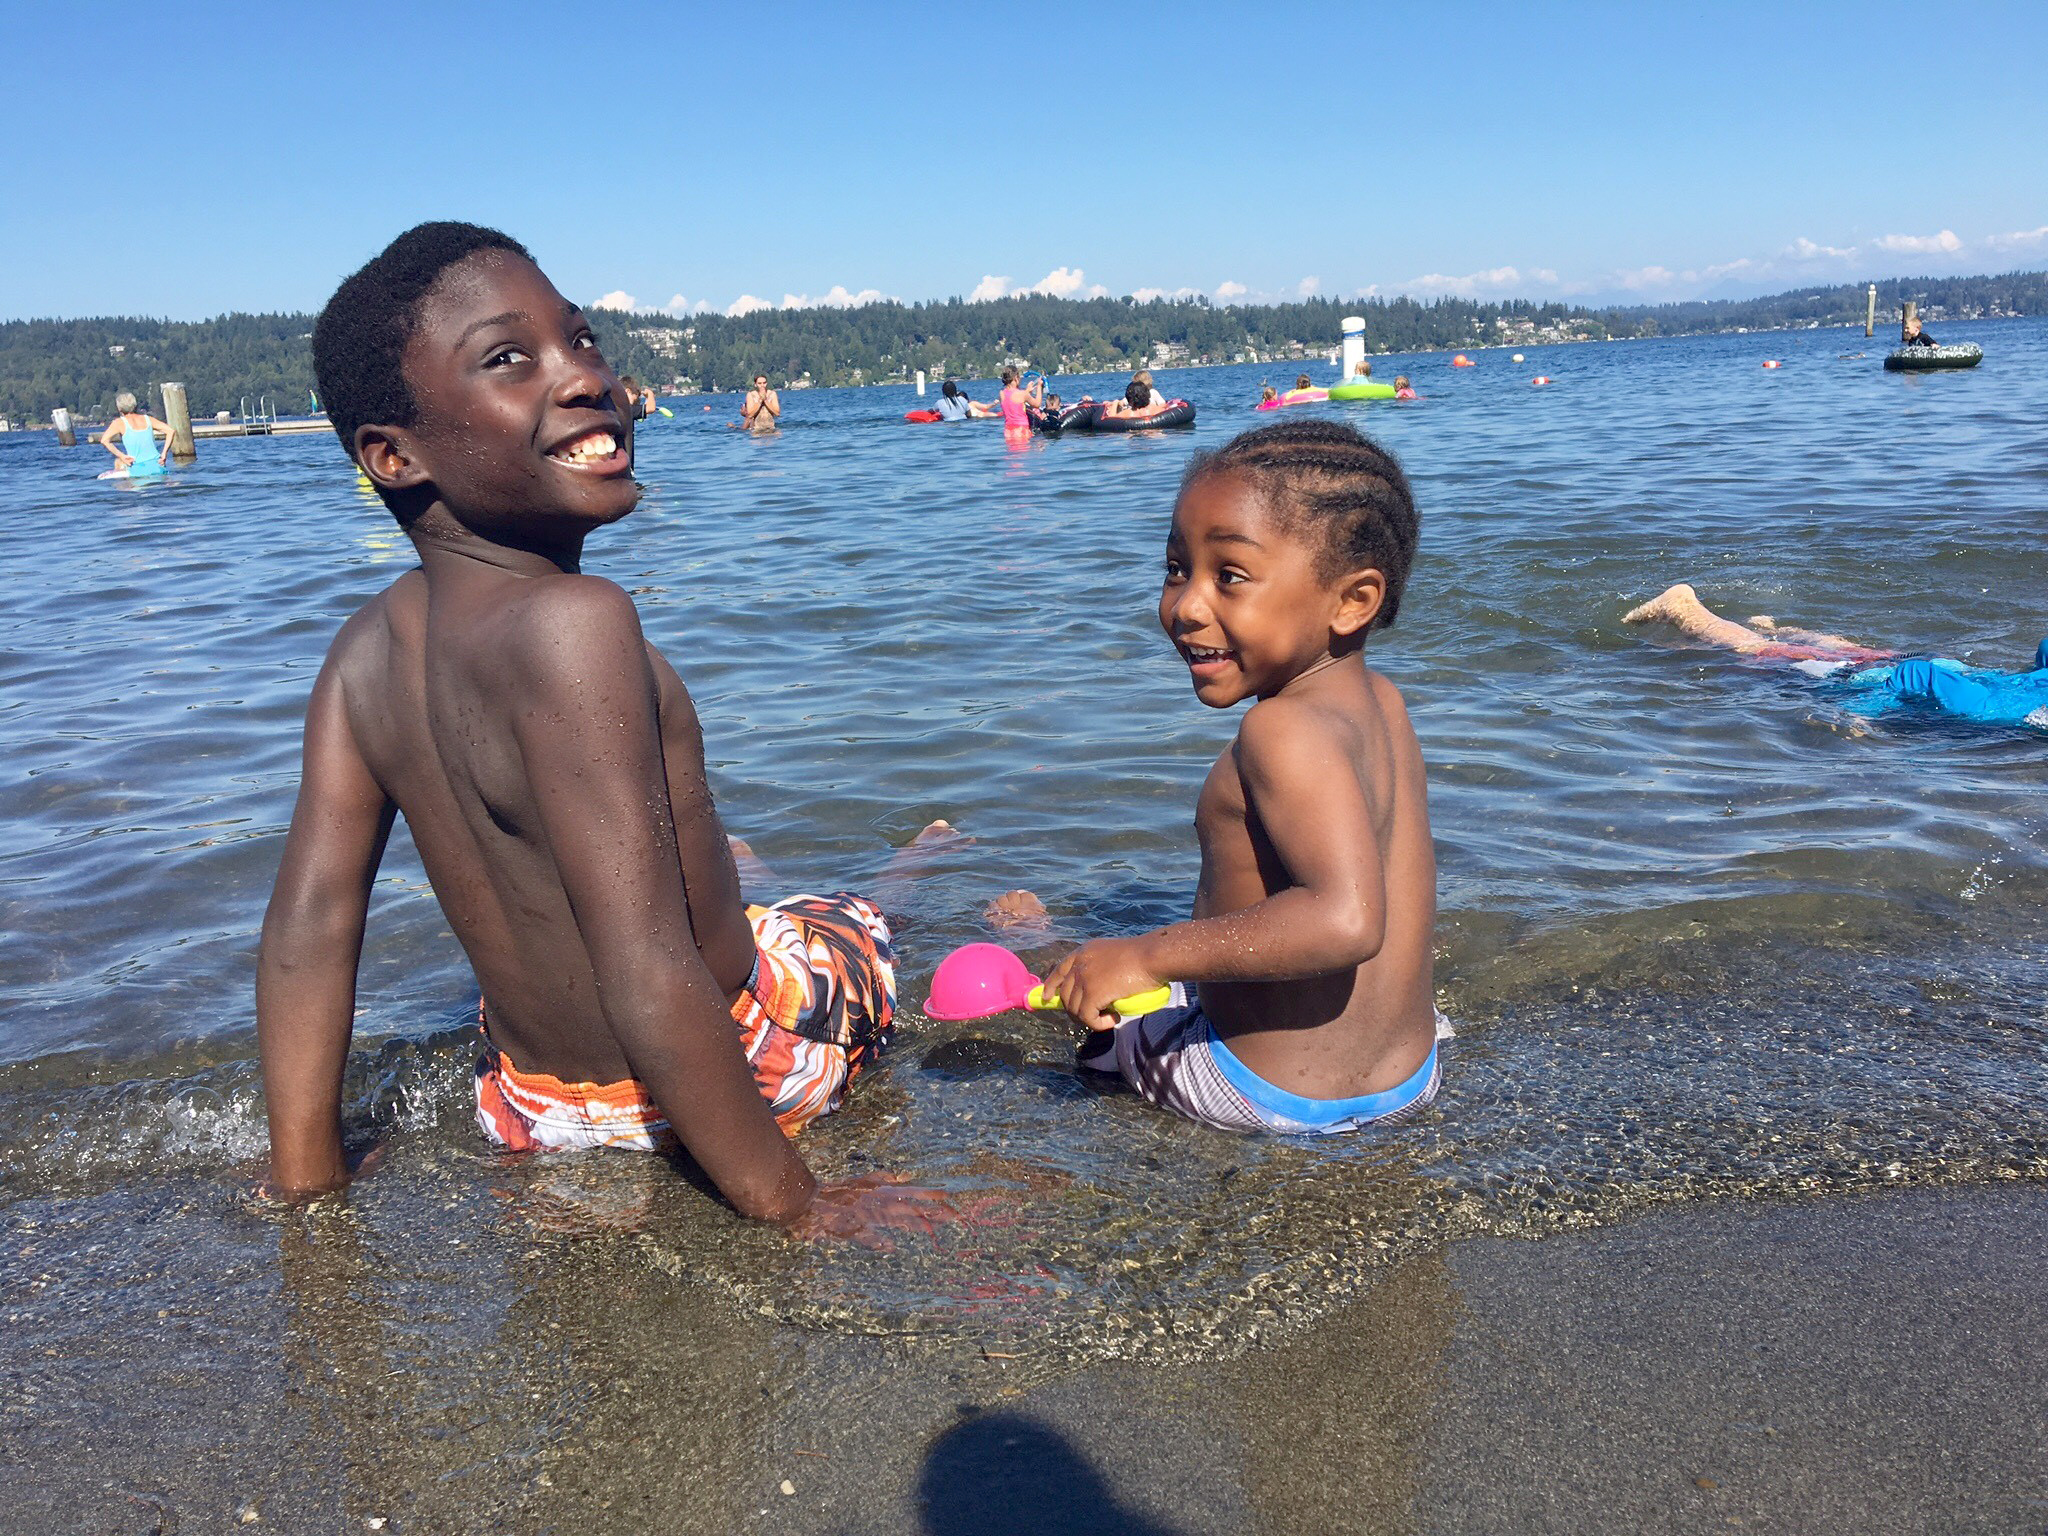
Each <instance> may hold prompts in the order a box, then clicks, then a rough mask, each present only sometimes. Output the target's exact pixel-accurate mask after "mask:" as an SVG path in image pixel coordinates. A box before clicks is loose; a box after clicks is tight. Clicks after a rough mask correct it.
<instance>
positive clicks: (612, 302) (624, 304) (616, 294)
mask: <svg viewBox="0 0 2048 1536" xmlns="http://www.w3.org/2000/svg"><path fill="white" fill-rule="evenodd" d="M639 307H640V305H639V302H638V301H637V300H635V299H634V297H633V295H631V294H630V293H628V292H626V290H625V289H623V288H614V289H613V290H612V291H611V292H610V293H608V294H606V295H605V296H604V297H603V298H601V299H599V300H598V301H597V302H596V303H595V304H593V305H591V308H592V309H626V310H633V309H638V308H639Z"/></svg>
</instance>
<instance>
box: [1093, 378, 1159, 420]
mask: <svg viewBox="0 0 2048 1536" xmlns="http://www.w3.org/2000/svg"><path fill="white" fill-rule="evenodd" d="M1158 398H1159V397H1158V393H1157V391H1155V390H1154V389H1153V388H1152V386H1151V385H1150V384H1141V383H1139V382H1138V380H1136V379H1132V380H1131V382H1130V383H1129V384H1127V385H1125V386H1124V397H1123V399H1121V400H1112V401H1110V402H1109V404H1107V405H1105V406H1104V407H1103V408H1102V414H1103V415H1105V416H1116V417H1128V418H1130V419H1132V420H1143V419H1144V418H1146V417H1149V416H1157V415H1158V414H1159V413H1160V412H1161V411H1164V410H1165V409H1166V402H1165V401H1164V400H1160V401H1159V403H1158V404H1157V405H1154V404H1153V403H1152V402H1153V401H1154V400H1157V399H1158Z"/></svg>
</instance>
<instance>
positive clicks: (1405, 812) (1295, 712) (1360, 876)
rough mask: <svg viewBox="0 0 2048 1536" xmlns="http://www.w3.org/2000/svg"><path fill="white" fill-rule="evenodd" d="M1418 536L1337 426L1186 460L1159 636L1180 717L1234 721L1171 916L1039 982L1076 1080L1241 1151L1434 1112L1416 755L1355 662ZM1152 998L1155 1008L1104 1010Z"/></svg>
mask: <svg viewBox="0 0 2048 1536" xmlns="http://www.w3.org/2000/svg"><path fill="white" fill-rule="evenodd" d="M1417 533H1418V521H1417V518H1416V513H1415V502H1414V499H1413V497H1412V495H1411V494H1410V492H1409V489H1408V481H1407V477H1406V476H1405V475H1403V474H1402V472H1401V467H1400V466H1399V465H1398V464H1396V463H1395V462H1394V460H1393V458H1392V457H1391V456H1390V455H1389V454H1387V453H1386V452H1385V451H1384V450H1382V449H1381V448H1380V447H1379V446H1378V445H1376V444H1375V443H1373V442H1372V441H1371V440H1370V439H1368V438H1366V437H1365V436H1363V435H1362V434H1361V433H1359V432H1357V431H1356V430H1354V429H1353V428H1351V427H1348V426H1344V425H1342V424H1339V423H1335V422H1322V421H1312V422H1287V423H1283V424H1280V425H1277V426H1271V427H1264V428H1261V429H1259V430H1257V431H1253V432H1247V433H1245V434H1243V435H1242V436H1240V437H1238V438H1236V439H1235V440H1233V441H1232V442H1230V443H1229V444H1227V445H1226V446H1225V447H1224V448H1222V449H1221V450H1220V451H1218V452H1216V453H1213V454H1204V455H1199V456H1197V457H1196V458H1195V460H1194V461H1193V462H1192V463H1191V464H1190V465H1189V467H1188V471H1187V475H1186V478H1185V479H1184V480H1183V482H1182V484H1181V492H1180V498H1179V500H1178V502H1177V503H1176V505H1175V507H1174V512H1173V526H1172V529H1171V531H1170V533H1169V534H1168V536H1167V541H1166V579H1165V584H1164V586H1163V588H1162V590H1161V593H1160V598H1159V621H1160V624H1161V625H1162V627H1164V629H1165V630H1166V632H1167V635H1168V636H1169V637H1170V638H1171V639H1172V641H1173V643H1174V647H1175V649H1177V650H1178V651H1179V652H1180V654H1181V657H1182V658H1183V660H1184V661H1185V662H1186V663H1187V666H1188V670H1189V673H1190V675H1191V677H1192V679H1193V682H1194V687H1195V696H1196V697H1197V698H1199V699H1200V700H1201V701H1202V702H1203V703H1204V704H1207V705H1208V706H1209V707H1210V708H1212V709H1227V708H1229V707H1230V706H1232V705H1235V704H1239V703H1242V702H1243V701H1245V700H1246V699H1250V700H1252V701H1253V703H1252V707H1251V709H1250V710H1249V711H1248V712H1247V713H1246V714H1245V716H1244V719H1243V720H1242V722H1240V724H1239V727H1238V733H1237V739H1236V740H1235V741H1233V742H1232V743H1231V744H1230V746H1229V747H1228V748H1227V749H1226V750H1225V751H1224V753H1223V755H1222V756H1221V757H1219V758H1218V759H1217V760H1216V763H1215V766H1214V767H1212V768H1211V769H1210V771H1209V776H1208V779H1207V782H1205V783H1204V784H1203V786H1202V792H1201V797H1200V799H1199V801H1198V802H1197V804H1196V807H1195V827H1196V831H1197V833H1198V835H1199V837H1200V839H1201V845H1202V876H1201V883H1200V885H1199V887H1198V888H1197V890H1196V893H1195V903H1194V916H1193V918H1192V919H1191V920H1190V921H1188V922H1184V923H1175V924H1173V925H1172V926H1170V927H1167V928H1161V929H1158V930H1156V931H1155V932H1152V933H1147V934H1140V935H1138V936H1136V937H1133V938H1117V939H1097V940H1095V941H1094V942H1092V943H1089V944H1084V945H1082V946H1081V947H1080V948H1079V949H1077V950H1075V951H1074V952H1073V953H1072V954H1070V955H1068V956H1067V957H1066V958H1065V959H1064V960H1062V961H1061V962H1060V963H1059V964H1058V965H1056V966H1055V967H1053V969H1052V972H1051V974H1050V975H1048V976H1047V977H1046V979H1045V991H1046V992H1047V993H1048V994H1049V995H1055V996H1057V997H1059V998H1060V999H1061V1000H1062V1001H1063V1002H1064V1005H1065V1007H1066V1009H1067V1011H1068V1012H1069V1013H1071V1014H1072V1015H1073V1016H1074V1018H1075V1019H1077V1020H1078V1021H1079V1022H1081V1023H1082V1024H1085V1025H1087V1026H1088V1027H1089V1028H1090V1029H1091V1030H1093V1031H1096V1032H1097V1033H1095V1034H1094V1035H1093V1036H1092V1037H1091V1038H1090V1039H1089V1040H1088V1041H1087V1042H1085V1043H1084V1045H1083V1047H1082V1053H1081V1062H1082V1065H1083V1066H1086V1067H1091V1068H1095V1069H1097V1070H1100V1071H1104V1072H1114V1073H1118V1074H1120V1075H1121V1076H1122V1077H1123V1078H1124V1079H1125V1080H1126V1081H1127V1082H1128V1083H1130V1085H1131V1086H1132V1087H1133V1088H1135V1089H1137V1091H1138V1092H1139V1093H1141V1094H1143V1095H1144V1096H1145V1097H1146V1098H1148V1099H1150V1100H1152V1101H1153V1102H1154V1103H1157V1104H1160V1105H1163V1106H1165V1107H1166V1108H1169V1109H1172V1110H1175V1111H1177V1112H1179V1113H1180V1114H1183V1115H1186V1116H1188V1117H1189V1118H1191V1119H1195V1120H1199V1121H1202V1122H1203V1123H1205V1124H1209V1125H1214V1126H1218V1127H1221V1128H1224V1129H1229V1130H1240V1131H1259V1130H1264V1131H1280V1132H1288V1133H1314V1132H1330V1131H1347V1130H1353V1129H1356V1128H1358V1127H1360V1126H1363V1125H1367V1124H1370V1123H1373V1122H1376V1121H1381V1122H1383V1121H1386V1120H1388V1119H1391V1118H1394V1117H1397V1116H1401V1115H1404V1114H1407V1113H1410V1112H1412V1111H1414V1110H1416V1109H1418V1108H1419V1107H1420V1106H1422V1105H1425V1104H1427V1103H1429V1102H1430V1101H1431V1100H1432V1099H1433V1098H1434V1097H1435V1096H1436V1092H1437V1087H1438V1084H1439V1082H1440V1080H1441V1071H1440V1062H1439V1054H1438V1049H1437V1041H1438V1039H1439V1038H1440V1037H1441V1036H1446V1035H1448V1034H1449V1026H1448V1025H1447V1024H1445V1023H1444V1021H1443V1018H1442V1016H1441V1015H1440V1014H1438V1013H1437V1011H1436V1007H1435V1003H1434V997H1433V988H1432V983H1431V972H1430V966H1431V958H1432V957H1431V929H1432V925H1433V924H1434V921H1435V916H1436V857H1435V853H1434V850H1433V848H1432V846H1431V843H1430V835H1429V809H1428V803H1427V794H1428V790H1427V785H1426V783H1425V780H1424V775H1423V766H1422V751H1421V748H1420V746H1419V745H1418V744H1417V742H1416V739H1415V732H1414V729H1413V727H1411V726H1410V725H1409V723H1408V711H1407V709H1406V707H1405V706H1404V705H1403V704H1402V701H1401V695H1400V694H1399V693H1398V692H1397V691H1396V690H1395V688H1394V685H1393V684H1392V683H1390V682H1388V681H1387V680H1386V679H1385V678H1384V677H1381V676H1380V675H1379V674H1378V673H1375V672H1371V671H1368V670H1367V669H1366V666H1365V661H1364V650H1365V639H1366V635H1367V633H1368V632H1370V631H1372V630H1375V629H1385V628H1387V627H1389V626H1390V625H1391V624H1392V623H1393V622H1394V616H1395V614H1396V613H1397V612H1398V611H1399V609H1400V606H1401V598H1402V593H1403V589H1404V588H1405V586H1406V583H1407V579H1408V568H1409V565H1410V564H1411V562H1412V561H1413V560H1414V557H1415V546H1416V537H1417ZM1163 983H1174V984H1176V985H1175V992H1176V998H1175V1002H1174V1004H1173V1005H1172V1006H1170V1007H1167V1008H1165V1009H1163V1010H1161V1011H1159V1012H1157V1013H1152V1014H1147V1015H1145V1016H1143V1017H1141V1018H1134V1019H1129V1020H1119V1019H1118V1017H1117V1016H1116V1015H1115V1014H1114V1013H1113V1012H1112V1011H1111V1010H1110V1004H1111V1002H1112V1001H1113V1000H1114V999H1116V998H1120V997H1129V996H1132V995H1135V994H1138V993H1142V992H1146V991H1149V990H1153V989H1156V988H1157V987H1159V986H1160V985H1161V984H1163ZM1181 983H1195V984H1197V986H1196V990H1195V993H1194V995H1193V996H1192V997H1190V996H1189V995H1188V994H1187V993H1186V992H1185V991H1184V990H1183V989H1182V987H1181V986H1180V985H1179V984H1181Z"/></svg>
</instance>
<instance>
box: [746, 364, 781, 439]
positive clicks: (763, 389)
mask: <svg viewBox="0 0 2048 1536" xmlns="http://www.w3.org/2000/svg"><path fill="white" fill-rule="evenodd" d="M781 419H782V396H780V395H778V394H777V393H776V392H775V391H774V390H772V389H770V388H769V387H768V375H767V374H765V373H757V374H755V375H754V387H753V388H752V389H750V390H748V391H747V400H746V404H744V405H742V406H741V407H740V420H741V421H743V422H745V423H746V427H747V430H748V431H749V432H773V431H775V430H776V423H777V422H779V421H780V420H781Z"/></svg>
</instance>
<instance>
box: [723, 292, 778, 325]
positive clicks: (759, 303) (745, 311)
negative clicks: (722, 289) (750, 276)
mask: <svg viewBox="0 0 2048 1536" xmlns="http://www.w3.org/2000/svg"><path fill="white" fill-rule="evenodd" d="M774 307H775V306H774V305H773V304H771V303H769V302H768V300H766V299H757V298H755V297H754V296H753V295H752V294H751V293H743V294H741V295H740V296H739V297H738V298H736V299H734V300H733V301H732V302H731V303H730V304H728V305H726V306H725V312H726V313H727V314H728V315H731V316H732V317H733V318H734V319H738V318H739V317H740V316H741V315H751V314H752V313H753V312H754V311H755V310H757V309H773V308H774Z"/></svg>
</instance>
